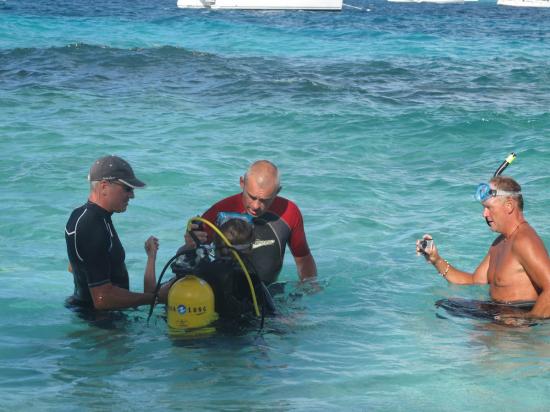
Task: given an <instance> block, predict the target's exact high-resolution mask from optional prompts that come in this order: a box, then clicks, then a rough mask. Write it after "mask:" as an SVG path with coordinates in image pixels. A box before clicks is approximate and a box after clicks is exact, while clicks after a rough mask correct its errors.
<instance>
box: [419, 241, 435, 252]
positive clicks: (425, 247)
mask: <svg viewBox="0 0 550 412" xmlns="http://www.w3.org/2000/svg"><path fill="white" fill-rule="evenodd" d="M433 243H434V241H433V240H432V239H422V240H421V241H420V245H419V247H420V250H421V251H422V252H426V250H428V249H431V248H432V245H433Z"/></svg>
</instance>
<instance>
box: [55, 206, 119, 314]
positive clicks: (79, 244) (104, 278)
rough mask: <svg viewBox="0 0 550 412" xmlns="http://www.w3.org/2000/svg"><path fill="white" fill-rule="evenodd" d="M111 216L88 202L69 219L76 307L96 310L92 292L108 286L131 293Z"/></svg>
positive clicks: (70, 253) (68, 232) (72, 301)
mask: <svg viewBox="0 0 550 412" xmlns="http://www.w3.org/2000/svg"><path fill="white" fill-rule="evenodd" d="M111 215H112V213H110V212H108V211H106V210H105V209H103V208H101V207H100V206H98V205H97V204H95V203H92V202H87V203H86V204H85V205H83V206H80V207H79V208H77V209H75V210H73V212H72V214H71V216H70V217H69V220H68V222H67V226H66V227H65V241H66V242H67V254H68V256H69V261H70V262H71V266H72V268H73V277H74V295H73V296H72V297H71V298H70V303H72V304H75V305H78V306H85V307H92V308H93V306H94V304H93V300H92V296H91V294H90V288H93V287H95V286H101V285H104V284H106V283H112V284H113V285H114V286H118V287H120V288H123V289H127V290H128V289H129V278H128V271H127V270H126V264H125V263H124V259H125V253H124V248H123V247H122V244H121V243H120V239H119V238H118V235H117V233H116V230H115V228H114V226H113V222H112V221H111Z"/></svg>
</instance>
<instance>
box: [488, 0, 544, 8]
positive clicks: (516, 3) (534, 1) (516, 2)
mask: <svg viewBox="0 0 550 412" xmlns="http://www.w3.org/2000/svg"><path fill="white" fill-rule="evenodd" d="M497 4H498V5H499V6H510V7H550V1H548V0H498V1H497Z"/></svg>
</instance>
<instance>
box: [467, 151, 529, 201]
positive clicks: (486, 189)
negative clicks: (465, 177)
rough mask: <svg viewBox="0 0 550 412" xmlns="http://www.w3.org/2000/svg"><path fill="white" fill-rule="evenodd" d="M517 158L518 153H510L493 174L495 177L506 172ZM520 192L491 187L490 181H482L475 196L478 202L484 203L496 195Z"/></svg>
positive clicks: (515, 194) (513, 194)
mask: <svg viewBox="0 0 550 412" xmlns="http://www.w3.org/2000/svg"><path fill="white" fill-rule="evenodd" d="M515 159H516V154H515V153H510V155H509V156H508V157H507V158H506V159H505V160H504V162H502V163H501V165H500V166H499V167H498V168H497V170H496V171H495V173H494V174H493V177H497V176H499V175H500V174H502V172H504V169H506V168H507V167H508V166H510V165H511V164H512V162H513V161H514V160H515ZM520 194H521V192H509V191H507V190H500V189H491V186H490V185H489V183H480V184H479V185H478V186H477V189H476V193H475V195H474V198H475V199H476V200H477V201H478V202H481V203H483V202H485V201H487V200H489V199H490V198H492V197H496V196H517V195H520Z"/></svg>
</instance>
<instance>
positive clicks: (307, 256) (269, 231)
mask: <svg viewBox="0 0 550 412" xmlns="http://www.w3.org/2000/svg"><path fill="white" fill-rule="evenodd" d="M240 185H241V189H242V192H241V193H237V194H235V195H233V196H230V197H227V198H225V199H223V200H221V201H219V202H218V203H216V204H215V205H213V206H212V207H211V208H210V209H208V210H207V211H206V212H205V213H204V214H203V216H202V217H204V218H205V219H207V220H209V221H211V222H215V223H216V224H217V225H220V224H221V223H222V222H221V221H220V217H222V216H223V215H228V214H229V215H236V214H239V215H241V217H243V218H246V219H247V220H249V221H250V222H251V223H253V225H254V233H255V238H256V241H255V242H254V245H253V248H252V249H253V250H252V257H251V261H252V263H253V265H254V267H255V269H256V271H257V273H258V276H259V277H260V279H261V280H262V281H263V282H264V283H265V284H266V285H269V284H270V283H273V282H275V281H276V280H277V277H278V276H279V273H280V271H281V268H282V265H283V259H284V254H285V249H286V245H287V244H288V245H289V248H290V251H291V252H292V255H293V257H294V261H295V263H296V268H297V270H298V276H299V277H300V280H306V279H309V278H315V277H316V276H317V266H316V264H315V260H314V259H313V256H312V255H311V252H310V249H309V246H308V243H307V240H306V235H305V231H304V222H303V219H302V214H301V212H300V209H299V208H298V206H297V205H296V204H295V203H294V202H292V201H291V200H288V199H285V198H283V197H281V196H279V192H280V191H281V185H280V178H279V170H278V169H277V166H275V165H274V164H273V163H271V162H270V161H267V160H259V161H256V162H254V163H253V164H252V165H251V166H250V167H249V169H248V170H247V172H246V173H245V174H244V176H242V177H241V178H240ZM222 220H223V219H222ZM193 228H194V229H195V230H193V235H194V236H195V238H196V239H197V240H198V241H199V242H201V243H207V242H210V241H212V235H213V234H212V232H211V231H209V229H208V228H205V229H206V231H203V230H202V229H200V228H199V227H198V226H197V225H194V226H193ZM185 243H186V245H187V246H188V247H196V245H195V241H194V239H193V238H192V236H191V235H190V234H189V233H186V234H185Z"/></svg>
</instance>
